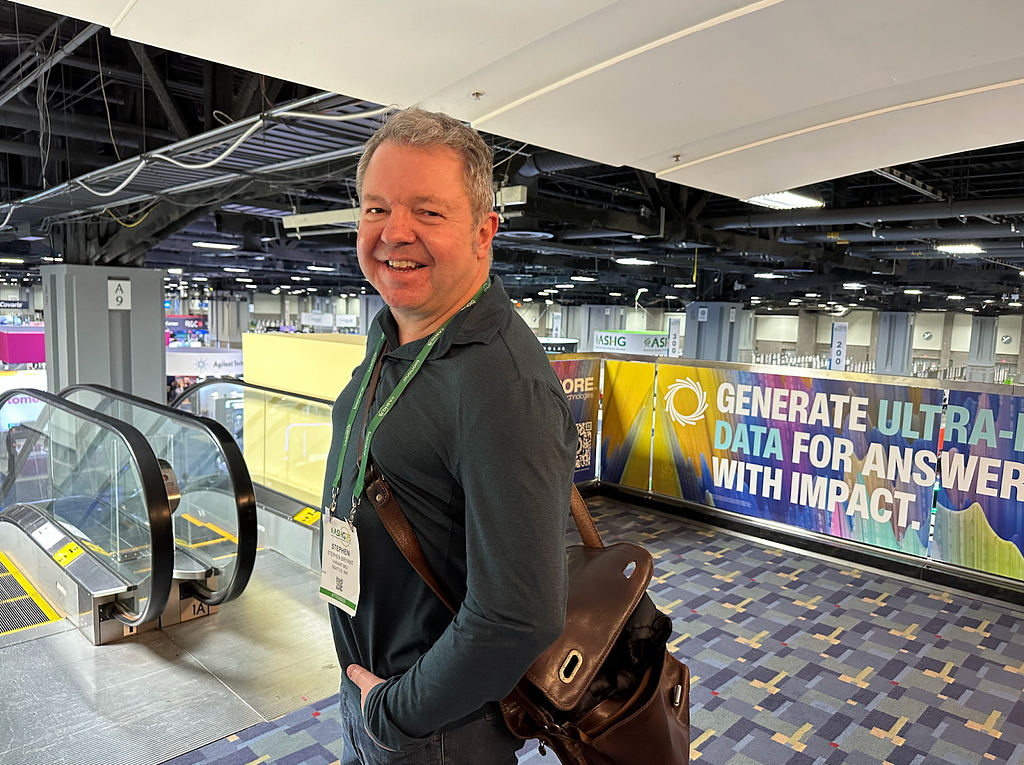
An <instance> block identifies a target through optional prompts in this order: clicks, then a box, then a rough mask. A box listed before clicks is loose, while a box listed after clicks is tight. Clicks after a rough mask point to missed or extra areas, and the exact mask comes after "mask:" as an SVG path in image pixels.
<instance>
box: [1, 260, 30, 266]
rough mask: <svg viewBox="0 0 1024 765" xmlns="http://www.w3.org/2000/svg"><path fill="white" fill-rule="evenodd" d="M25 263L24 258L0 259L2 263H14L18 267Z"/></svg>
mask: <svg viewBox="0 0 1024 765" xmlns="http://www.w3.org/2000/svg"><path fill="white" fill-rule="evenodd" d="M24 262H25V259H24V258H0V263H14V264H16V265H20V264H21V263H24Z"/></svg>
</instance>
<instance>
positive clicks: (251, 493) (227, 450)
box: [57, 384, 258, 606]
mask: <svg viewBox="0 0 1024 765" xmlns="http://www.w3.org/2000/svg"><path fill="white" fill-rule="evenodd" d="M78 390H81V391H86V392H89V393H96V394H98V395H100V396H105V397H107V398H109V399H113V400H119V401H125V402H127V403H129V404H131V405H133V406H137V407H139V408H140V409H146V410H147V411H150V412H153V413H155V414H159V415H161V416H162V417H166V418H168V419H176V420H179V421H181V422H187V423H189V424H191V425H194V426H197V427H199V428H201V429H202V430H204V431H205V432H206V433H207V434H208V435H209V436H210V437H211V438H212V439H213V441H214V443H215V444H216V446H217V448H218V449H219V450H220V454H221V456H222V457H223V458H224V464H225V466H226V468H227V473H228V480H229V481H230V482H231V486H232V489H233V492H232V493H233V495H234V498H235V511H236V514H237V517H238V554H237V556H236V558H235V568H234V571H233V572H232V576H231V580H230V581H229V582H228V583H227V585H226V586H224V587H221V588H219V589H217V590H211V589H209V588H208V587H206V586H205V585H202V584H199V583H198V582H187V583H186V586H187V587H188V588H189V589H191V591H192V594H193V595H194V596H195V598H196V599H197V600H199V601H200V602H201V603H204V604H206V605H208V606H218V605H220V604H222V603H227V602H228V601H230V600H234V599H235V598H237V597H238V596H239V595H241V594H242V592H243V591H244V590H245V587H246V585H247V584H248V583H249V578H250V576H251V575H252V570H253V566H254V565H255V564H256V549H257V547H258V538H257V522H256V489H255V487H254V486H253V483H252V477H251V476H250V475H249V468H248V467H247V466H246V464H245V457H243V456H242V450H241V449H240V448H239V446H238V443H237V442H236V441H235V439H234V438H233V437H232V436H231V433H229V432H228V429H227V428H225V427H224V426H223V425H221V424H220V423H219V422H217V421H216V420H212V419H210V418H208V417H200V416H199V415H195V414H191V413H190V412H185V411H182V410H181V409H172V408H171V407H169V406H165V405H163V404H158V403H156V402H154V401H150V400H148V399H144V398H139V397H138V396H135V395H132V394H131V393H125V392H123V391H119V390H115V389H113V388H108V387H107V386H105V385H97V384H79V385H71V386H68V387H67V388H65V389H64V390H62V391H61V392H60V393H59V394H57V395H59V396H61V397H62V398H65V397H67V396H69V395H71V394H73V393H74V392H75V391H78Z"/></svg>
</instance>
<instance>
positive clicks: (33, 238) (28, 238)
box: [18, 236, 46, 242]
mask: <svg viewBox="0 0 1024 765" xmlns="http://www.w3.org/2000/svg"><path fill="white" fill-rule="evenodd" d="M18 238H19V239H20V240H21V241H23V242H39V241H42V240H43V239H45V238H46V237H45V236H19V237H18Z"/></svg>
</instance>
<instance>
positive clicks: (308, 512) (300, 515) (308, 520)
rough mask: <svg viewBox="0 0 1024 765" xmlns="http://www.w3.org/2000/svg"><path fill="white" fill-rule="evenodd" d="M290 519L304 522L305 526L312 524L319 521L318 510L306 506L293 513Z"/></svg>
mask: <svg viewBox="0 0 1024 765" xmlns="http://www.w3.org/2000/svg"><path fill="white" fill-rule="evenodd" d="M292 520H293V521H297V522H299V523H304V524H306V525H307V526H312V525H314V524H316V523H320V511H319V510H314V509H313V508H311V507H306V508H303V509H302V510H300V511H299V512H297V513H296V514H295V515H293V516H292Z"/></svg>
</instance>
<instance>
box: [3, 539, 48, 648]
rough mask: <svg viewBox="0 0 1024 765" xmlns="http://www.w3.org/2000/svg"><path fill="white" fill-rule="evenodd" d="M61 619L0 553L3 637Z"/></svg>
mask: <svg viewBox="0 0 1024 765" xmlns="http://www.w3.org/2000/svg"><path fill="white" fill-rule="evenodd" d="M59 619H60V615H59V614H58V613H57V612H56V611H54V610H53V608H51V607H50V604H49V603H47V602H46V601H45V600H43V598H42V596H40V595H39V593H38V592H37V591H36V589H35V588H34V587H33V586H32V585H31V584H30V583H29V581H28V580H27V579H25V577H24V576H22V575H21V572H20V571H18V570H17V569H16V568H15V567H14V565H13V564H12V563H11V561H10V559H8V558H7V556H6V555H4V554H3V553H0V635H7V634H10V633H12V632H20V631H21V630H27V629H31V628H32V627H38V626H40V625H41V624H49V623H50V622H55V621H58V620H59Z"/></svg>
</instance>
